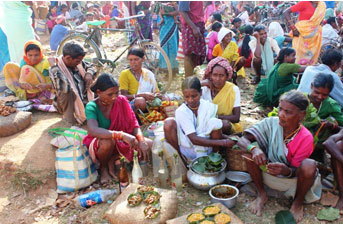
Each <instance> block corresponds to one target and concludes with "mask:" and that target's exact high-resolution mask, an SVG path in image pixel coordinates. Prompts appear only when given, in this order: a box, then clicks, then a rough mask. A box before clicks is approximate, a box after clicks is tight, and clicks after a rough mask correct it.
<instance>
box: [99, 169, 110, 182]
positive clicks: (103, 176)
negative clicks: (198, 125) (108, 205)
mask: <svg viewBox="0 0 343 225" xmlns="http://www.w3.org/2000/svg"><path fill="white" fill-rule="evenodd" d="M110 180H111V177H110V175H109V174H108V168H107V167H105V168H103V169H101V172H100V183H101V184H106V183H108V182H109V181H110Z"/></svg>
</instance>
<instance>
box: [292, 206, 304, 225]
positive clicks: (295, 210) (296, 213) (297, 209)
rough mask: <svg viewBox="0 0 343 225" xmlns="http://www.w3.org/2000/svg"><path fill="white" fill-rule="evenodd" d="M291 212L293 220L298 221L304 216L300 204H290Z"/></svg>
mask: <svg viewBox="0 0 343 225" xmlns="http://www.w3.org/2000/svg"><path fill="white" fill-rule="evenodd" d="M291 213H292V214H293V217H294V219H295V222H297V223H299V222H300V221H301V220H302V219H303V217H304V207H303V205H302V204H300V205H297V204H294V202H293V204H292V207H291Z"/></svg>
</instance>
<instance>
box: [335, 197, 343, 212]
mask: <svg viewBox="0 0 343 225" xmlns="http://www.w3.org/2000/svg"><path fill="white" fill-rule="evenodd" d="M335 208H337V209H339V210H343V198H339V199H338V202H337V204H336V206H335Z"/></svg>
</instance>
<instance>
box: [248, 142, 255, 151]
mask: <svg viewBox="0 0 343 225" xmlns="http://www.w3.org/2000/svg"><path fill="white" fill-rule="evenodd" d="M255 148H256V146H255V145H253V144H250V145H248V147H247V152H248V153H251V152H252V150H254V149H255Z"/></svg>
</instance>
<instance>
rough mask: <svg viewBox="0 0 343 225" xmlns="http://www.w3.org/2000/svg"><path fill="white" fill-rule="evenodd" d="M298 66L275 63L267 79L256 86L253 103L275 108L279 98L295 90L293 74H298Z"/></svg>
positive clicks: (296, 86) (296, 85)
mask: <svg viewBox="0 0 343 225" xmlns="http://www.w3.org/2000/svg"><path fill="white" fill-rule="evenodd" d="M299 69H300V66H299V65H297V64H291V63H277V64H275V65H274V66H273V68H272V70H271V71H270V72H269V74H268V76H267V78H264V79H262V80H261V82H260V83H259V84H258V86H257V88H256V91H255V94H254V102H256V103H260V104H261V105H262V106H264V107H268V106H276V105H278V103H279V98H280V96H281V95H282V94H283V93H285V92H287V91H290V90H292V89H297V88H298V84H296V79H295V77H293V73H295V72H298V71H299Z"/></svg>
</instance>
